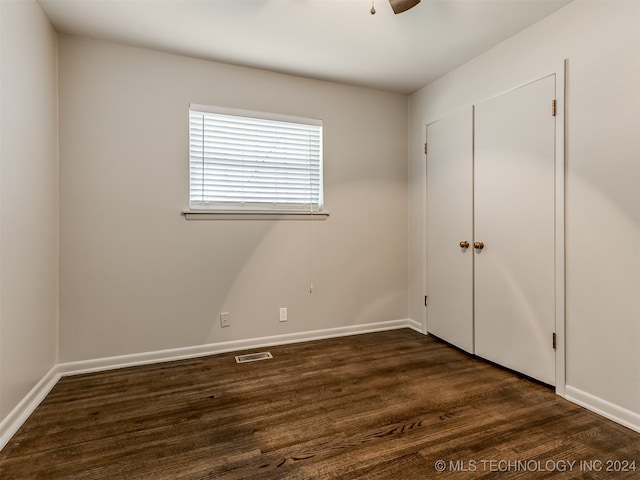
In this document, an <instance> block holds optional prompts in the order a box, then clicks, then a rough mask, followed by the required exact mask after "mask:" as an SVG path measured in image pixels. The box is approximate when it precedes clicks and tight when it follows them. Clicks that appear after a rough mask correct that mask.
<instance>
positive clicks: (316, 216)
mask: <svg viewBox="0 0 640 480" xmlns="http://www.w3.org/2000/svg"><path fill="white" fill-rule="evenodd" d="M182 215H184V218H185V219H186V220H326V219H327V218H328V217H329V212H328V211H326V210H324V211H322V212H313V213H311V212H301V211H291V212H270V211H263V210H239V211H237V210H236V211H226V212H223V211H212V210H189V209H187V210H183V211H182Z"/></svg>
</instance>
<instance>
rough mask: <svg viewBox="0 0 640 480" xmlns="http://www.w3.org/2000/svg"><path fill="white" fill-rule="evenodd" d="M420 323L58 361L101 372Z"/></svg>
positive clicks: (66, 367) (62, 368)
mask: <svg viewBox="0 0 640 480" xmlns="http://www.w3.org/2000/svg"><path fill="white" fill-rule="evenodd" d="M419 327H420V325H419V324H418V323H417V322H414V321H413V320H410V319H403V320H390V321H387V322H378V323H368V324H363V325H352V326H348V327H337V328H328V329H323V330H312V331H308V332H299V333H287V334H283V335H273V336H269V337H258V338H249V339H246V340H234V341H230V342H220V343H209V344H206V345H197V346H193V347H182V348H173V349H169V350H159V351H156V352H145V353H134V354H131V355H121V356H117V357H107V358H98V359H93V360H81V361H78V362H69V363H60V364H58V369H59V372H60V374H61V375H62V376H69V375H79V374H82V373H93V372H100V371H103V370H113V369H116V368H125V367H135V366H138V365H150V364H153V363H161V362H171V361H174V360H185V359H189V358H197V357H204V356H207V355H215V354H218V353H228V352H235V351H240V350H248V349H255V348H263V347H273V346H275V345H286V344H289V343H299V342H308V341H311V340H322V339H325V338H335V337H344V336H348V335H359V334H363V333H372V332H382V331H386V330H397V329H399V328H410V329H412V330H416V331H417V332H420V331H421V330H420V328H419Z"/></svg>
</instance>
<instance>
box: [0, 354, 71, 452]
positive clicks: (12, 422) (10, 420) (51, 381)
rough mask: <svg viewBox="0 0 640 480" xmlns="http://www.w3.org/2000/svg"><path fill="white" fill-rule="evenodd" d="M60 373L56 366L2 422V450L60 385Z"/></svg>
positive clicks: (0, 446)
mask: <svg viewBox="0 0 640 480" xmlns="http://www.w3.org/2000/svg"><path fill="white" fill-rule="evenodd" d="M59 379H60V373H59V372H58V366H57V365H54V366H53V367H52V368H51V370H49V371H48V372H47V374H46V375H45V376H44V377H42V379H41V380H40V381H39V382H38V383H37V384H36V386H35V387H33V388H32V389H31V391H30V392H29V393H27V395H26V396H25V397H24V398H23V399H22V400H21V401H20V403H18V405H16V407H15V408H14V409H13V410H11V412H10V413H9V415H7V416H6V417H5V418H4V419H3V420H2V422H0V450H2V449H3V448H4V447H5V445H6V444H7V443H8V442H9V440H11V437H13V436H14V435H15V433H16V432H17V431H18V429H19V428H20V427H21V426H22V424H23V423H24V422H25V421H26V420H27V418H29V415H31V414H32V413H33V411H34V410H35V409H36V407H37V406H38V405H40V402H42V400H44V398H45V397H46V396H47V394H48V393H49V392H50V391H51V389H52V388H53V387H54V386H55V384H56V383H58V380H59Z"/></svg>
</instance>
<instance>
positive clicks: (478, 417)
mask: <svg viewBox="0 0 640 480" xmlns="http://www.w3.org/2000/svg"><path fill="white" fill-rule="evenodd" d="M268 350H269V351H271V353H272V354H273V356H274V358H273V359H270V360H264V361H260V362H253V363H248V364H242V365H239V364H237V363H236V362H235V359H234V355H235V353H229V354H221V355H215V356H209V357H203V358H197V359H190V360H183V361H177V362H170V363H164V364H156V365H147V366H140V367H132V368H124V369H119V370H112V371H106V372H100V373H94V374H86V375H78V376H74V377H65V378H62V379H61V380H60V381H59V382H58V384H57V385H56V386H55V387H54V388H53V390H52V391H51V392H50V393H49V395H48V396H47V398H45V400H44V401H43V402H42V404H41V405H40V406H39V407H38V408H37V409H36V411H35V412H34V413H33V414H32V415H31V417H30V418H29V419H28V420H27V422H25V424H24V425H23V427H22V428H21V429H20V430H19V431H18V433H16V435H15V436H14V438H13V439H12V440H11V441H10V442H9V443H8V444H7V446H6V447H5V448H4V450H3V451H2V452H0V478H1V479H2V480H14V479H15V480H18V479H19V480H36V479H55V480H67V479H73V480H119V479H136V480H138V479H139V480H147V479H148V480H165V479H166V480H169V479H170V480H205V479H221V480H239V479H242V480H249V479H253V480H259V479H292V480H293V479H333V478H335V479H341V480H342V479H370V480H380V479H399V478H402V479H403V480H404V479H423V478H438V479H450V478H455V479H465V478H500V479H503V478H504V479H519V478H526V479H537V478H540V479H543V478H544V479H547V478H552V479H555V478H557V479H563V480H564V479H572V478H576V479H578V478H592V479H600V478H602V479H608V478H615V479H638V478H640V434H638V433H636V432H633V431H631V430H629V429H626V428H624V427H622V426H620V425H617V424H615V423H613V422H610V421H608V420H606V419H604V418H602V417H599V416H598V415H596V414H594V413H592V412H589V411H587V410H585V409H583V408H581V407H578V406H577V405H574V404H572V403H569V402H567V401H565V400H563V399H562V398H560V397H558V396H557V395H555V394H554V393H553V392H552V391H551V390H550V389H549V388H547V387H545V386H542V385H540V384H537V383H535V382H532V381H529V380H528V379H526V378H523V377H522V376H520V375H518V374H515V373H513V372H510V371H506V370H503V369H500V368H497V367H496V366H494V365H492V364H489V363H487V362H484V361H482V360H480V359H478V358H475V357H473V356H470V355H467V354H465V353H464V352H461V351H459V350H457V349H455V348H452V347H450V346H448V345H446V344H444V343H443V342H440V341H438V340H437V339H435V338H434V337H425V336H422V335H420V334H417V333H415V332H413V331H410V330H395V331H391V332H380V333H372V334H366V335H357V336H352V337H343V338H336V339H330V340H321V341H314V342H306V343H300V344H291V345H282V346H278V347H272V348H270V349H268ZM438 461H442V462H444V464H443V465H444V467H445V468H443V469H442V470H443V471H439V469H438V466H440V464H439V463H437V462H438ZM491 462H493V463H491ZM499 462H502V463H499ZM509 462H511V463H509ZM517 462H519V464H518V463H517ZM571 462H573V467H572V469H570V470H569V469H568V468H567V466H568V465H570V464H571ZM580 462H583V464H580ZM589 462H591V463H589ZM594 462H595V463H594ZM597 462H600V464H598V463H597ZM606 462H610V463H611V466H618V467H622V466H623V462H627V463H626V465H627V471H614V472H607V471H603V469H605V470H606V467H607V463H606ZM615 462H618V463H617V464H615V465H614V463H615ZM632 462H635V470H632V468H633V465H634V464H633V463H632ZM505 465H506V466H507V469H506V470H504V468H503V467H504V466H505ZM509 465H510V466H509ZM581 465H582V466H583V467H584V468H582V469H581ZM598 465H600V470H599V471H598V470H597V469H596V470H593V469H592V470H590V471H588V470H587V468H586V467H588V466H592V467H593V466H596V467H598ZM550 467H554V468H550ZM501 468H502V470H500V469H501ZM562 468H564V470H561V469H562ZM617 469H618V470H619V469H620V468H617Z"/></svg>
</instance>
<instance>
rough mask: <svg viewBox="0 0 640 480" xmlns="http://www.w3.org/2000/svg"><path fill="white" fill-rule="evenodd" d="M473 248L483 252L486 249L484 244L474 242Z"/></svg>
mask: <svg viewBox="0 0 640 480" xmlns="http://www.w3.org/2000/svg"><path fill="white" fill-rule="evenodd" d="M473 248H476V249H478V250H482V249H483V248H484V242H473Z"/></svg>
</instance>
